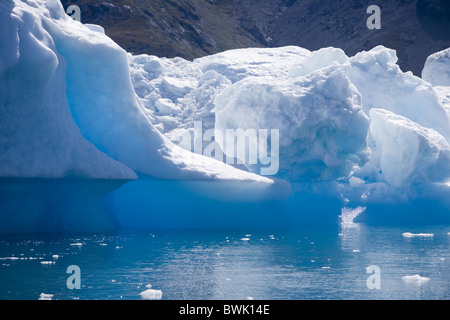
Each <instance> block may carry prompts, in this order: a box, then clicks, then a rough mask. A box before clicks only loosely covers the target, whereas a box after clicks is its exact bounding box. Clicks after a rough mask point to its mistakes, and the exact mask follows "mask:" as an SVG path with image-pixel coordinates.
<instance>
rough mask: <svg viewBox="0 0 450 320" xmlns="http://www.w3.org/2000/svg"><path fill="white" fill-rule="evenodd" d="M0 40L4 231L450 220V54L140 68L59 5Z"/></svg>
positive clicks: (9, 9)
mask: <svg viewBox="0 0 450 320" xmlns="http://www.w3.org/2000/svg"><path fill="white" fill-rule="evenodd" d="M0 30H1V31H0V32H1V34H0V35H1V36H0V177H1V178H0V232H1V233H27V232H47V231H48V232H54V231H56V232H60V231H108V230H117V229H146V228H148V229H151V228H175V229H176V228H241V227H247V226H252V227H264V226H270V227H275V226H277V227H292V226H295V225H301V224H302V223H307V222H314V223H336V222H337V221H339V219H341V218H342V213H343V212H355V210H356V211H357V212H358V213H359V214H358V215H357V216H356V214H355V216H356V217H355V221H360V222H365V223H368V224H377V223H407V224H408V223H433V222H437V223H444V224H446V223H449V222H450V211H449V210H450V182H449V181H450V145H449V141H450V120H449V119H450V49H447V50H444V51H441V52H438V53H435V54H433V55H431V56H430V57H429V58H428V60H427V62H426V64H425V67H424V70H423V72H422V77H417V76H414V75H413V74H412V73H411V72H403V71H402V70H401V69H400V67H399V66H398V65H397V64H396V62H397V57H396V52H395V51H394V50H391V49H389V48H386V47H383V46H378V47H375V48H373V49H372V50H370V51H362V52H359V53H358V54H356V55H354V56H352V57H349V56H347V55H346V54H345V53H344V52H343V51H342V50H341V49H338V48H323V49H320V50H317V51H309V50H306V49H303V48H300V47H295V46H288V47H280V48H266V49H262V48H248V49H237V50H229V51H225V52H222V53H218V54H215V55H211V56H206V57H203V58H198V59H195V60H193V61H187V60H184V59H182V58H173V59H169V58H161V57H156V56H152V55H132V54H130V53H127V52H126V51H125V50H123V49H122V48H121V47H120V46H119V45H117V44H116V43H115V42H113V41H112V40H111V39H110V38H109V37H108V36H106V35H105V34H104V32H103V29H102V28H101V27H100V26H96V25H89V24H82V23H80V22H78V21H74V20H72V19H71V18H70V17H69V16H67V15H66V14H65V11H64V9H63V7H62V5H61V4H60V2H59V1H56V0H48V1H43V0H42V1H41V0H33V1H31V0H29V1H19V0H6V1H2V2H1V4H0ZM242 146H243V147H242Z"/></svg>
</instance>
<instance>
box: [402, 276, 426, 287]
mask: <svg viewBox="0 0 450 320" xmlns="http://www.w3.org/2000/svg"><path fill="white" fill-rule="evenodd" d="M402 280H403V281H404V282H408V283H415V284H418V285H421V284H424V283H425V282H428V281H430V278H427V277H421V276H420V275H418V274H416V275H413V276H404V277H402Z"/></svg>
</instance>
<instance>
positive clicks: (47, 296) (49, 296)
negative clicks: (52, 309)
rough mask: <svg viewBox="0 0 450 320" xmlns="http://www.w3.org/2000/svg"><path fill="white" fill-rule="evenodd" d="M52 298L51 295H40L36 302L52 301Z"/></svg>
mask: <svg viewBox="0 0 450 320" xmlns="http://www.w3.org/2000/svg"><path fill="white" fill-rule="evenodd" d="M53 296H54V295H53V294H51V293H41V294H40V295H39V299H38V300H52V299H53Z"/></svg>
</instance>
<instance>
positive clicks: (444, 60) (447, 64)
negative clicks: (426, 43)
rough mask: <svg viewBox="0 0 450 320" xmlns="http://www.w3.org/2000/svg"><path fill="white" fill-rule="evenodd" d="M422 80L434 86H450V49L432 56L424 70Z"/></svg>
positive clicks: (426, 62)
mask: <svg viewBox="0 0 450 320" xmlns="http://www.w3.org/2000/svg"><path fill="white" fill-rule="evenodd" d="M422 79H424V80H425V81H428V82H429V83H431V84H432V85H433V86H435V87H438V86H446V87H448V86H450V48H448V49H445V50H442V51H439V52H436V53H434V54H432V55H430V56H429V57H428V58H427V60H426V61H425V66H424V68H423V70H422Z"/></svg>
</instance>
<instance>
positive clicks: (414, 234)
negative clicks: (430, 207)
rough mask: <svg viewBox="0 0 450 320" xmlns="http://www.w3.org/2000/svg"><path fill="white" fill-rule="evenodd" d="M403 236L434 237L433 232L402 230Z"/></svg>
mask: <svg viewBox="0 0 450 320" xmlns="http://www.w3.org/2000/svg"><path fill="white" fill-rule="evenodd" d="M402 235H403V237H405V238H414V237H418V238H432V237H434V234H433V233H411V232H404V233H403V234H402Z"/></svg>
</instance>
